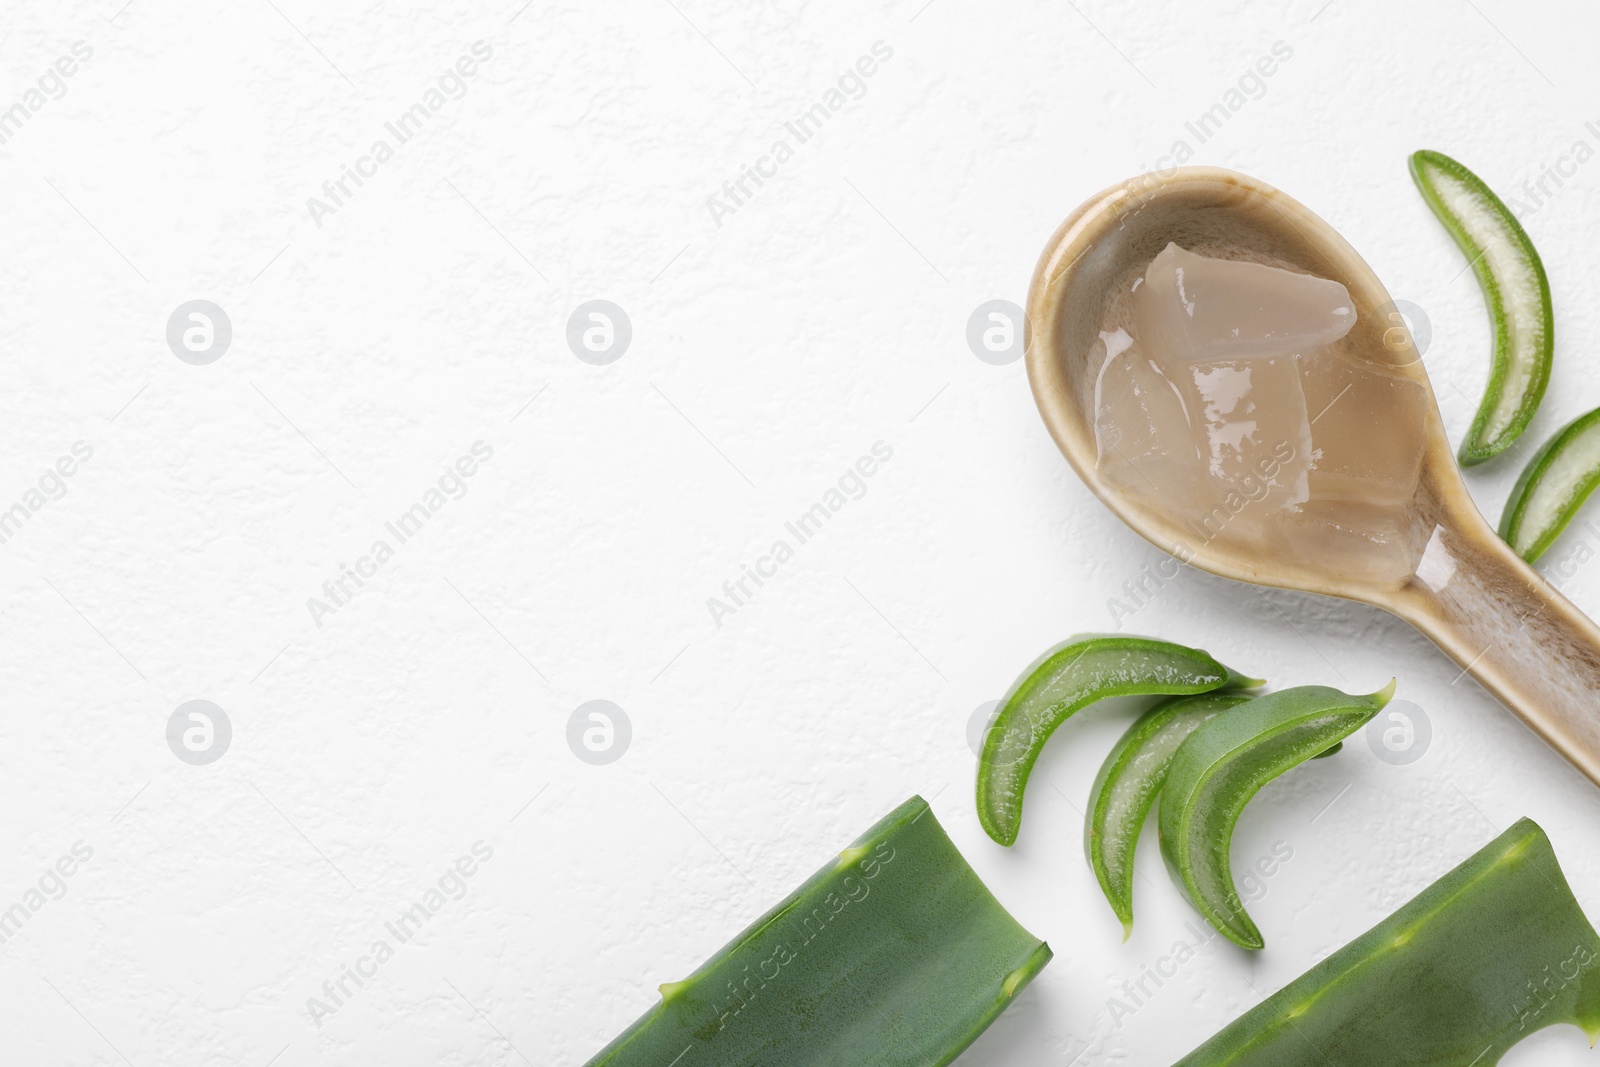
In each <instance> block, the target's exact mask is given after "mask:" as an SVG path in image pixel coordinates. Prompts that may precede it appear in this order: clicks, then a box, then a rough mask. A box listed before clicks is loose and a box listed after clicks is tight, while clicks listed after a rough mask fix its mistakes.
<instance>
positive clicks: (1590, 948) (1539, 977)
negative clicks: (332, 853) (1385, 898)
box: [1177, 819, 1600, 1067]
mask: <svg viewBox="0 0 1600 1067" xmlns="http://www.w3.org/2000/svg"><path fill="white" fill-rule="evenodd" d="M1557 1023H1571V1024H1573V1025H1576V1026H1578V1027H1580V1028H1582V1029H1583V1031H1584V1032H1585V1033H1586V1034H1588V1035H1589V1040H1590V1043H1591V1044H1593V1042H1594V1040H1595V1038H1596V1036H1600V936H1597V935H1596V933H1595V930H1594V927H1593V926H1591V925H1590V923H1589V920H1588V919H1587V918H1585V917H1584V914H1583V912H1582V910H1580V909H1579V907H1578V902H1577V901H1576V900H1575V899H1574V898H1573V896H1572V890H1571V888H1569V887H1568V885H1567V880H1566V878H1565V877H1564V876H1563V875H1562V873H1561V866H1560V864H1558V863H1557V862H1556V856H1555V851H1554V850H1553V849H1552V848H1551V847H1550V839H1549V838H1547V837H1546V836H1545V834H1544V831H1543V830H1541V829H1539V827H1538V826H1537V825H1536V824H1535V823H1533V822H1532V821H1530V820H1528V819H1523V820H1521V821H1520V822H1518V823H1516V824H1515V825H1513V826H1512V827H1511V829H1509V830H1507V831H1506V832H1505V833H1503V834H1501V835H1500V836H1499V837H1497V838H1495V839H1494V840H1493V841H1491V842H1490V843H1489V844H1488V845H1486V846H1485V847H1484V848H1482V849H1481V850H1479V851H1478V852H1477V853H1476V854H1475V855H1473V856H1472V857H1471V858H1470V859H1468V860H1467V861H1466V862H1465V863H1463V864H1461V866H1459V867H1457V868H1456V869H1455V870H1453V871H1451V872H1450V873H1449V874H1447V875H1445V876H1444V877H1443V878H1441V879H1439V880H1438V881H1437V882H1434V883H1433V884H1432V885H1431V886H1429V887H1428V888H1427V889H1424V890H1423V891H1422V892H1421V893H1420V894H1419V895H1418V896H1417V897H1415V898H1414V899H1413V900H1412V901H1411V902H1410V903H1408V904H1406V905H1405V906H1404V907H1402V908H1401V909H1400V910H1399V911H1397V912H1395V913H1394V914H1393V915H1391V916H1389V917H1388V918H1387V919H1385V920H1383V922H1381V923H1379V924H1378V925H1377V926H1374V927H1373V928H1372V929H1371V930H1368V931H1367V932H1366V933H1364V934H1362V935H1361V936H1360V937H1358V938H1356V939H1355V940H1354V941H1352V942H1350V943H1349V944H1348V945H1346V946H1345V947H1344V948H1342V949H1340V950H1339V951H1337V952H1335V953H1334V954H1333V955H1331V956H1329V957H1328V958H1327V959H1325V960H1323V961H1322V962H1321V963H1319V964H1317V965H1316V966H1315V967H1313V968H1311V970H1309V971H1307V972H1306V973H1305V974H1303V975H1301V976H1300V977H1299V978H1296V979H1295V980H1294V981H1292V982H1290V983H1289V984H1288V985H1286V986H1284V987H1283V988H1282V989H1280V990H1279V991H1278V992H1276V993H1274V994H1273V995H1272V996H1270V997H1268V998H1267V999H1266V1000H1265V1001H1263V1002H1262V1003H1261V1004H1258V1005H1257V1006H1256V1007H1254V1008H1252V1009H1251V1010H1250V1011H1248V1012H1246V1013H1245V1014H1244V1015H1241V1016H1240V1017H1239V1018H1238V1019H1236V1020H1235V1021H1234V1022H1232V1023H1230V1024H1229V1025H1228V1026H1227V1027H1225V1028H1223V1030H1222V1031H1221V1032H1219V1033H1218V1034H1217V1035H1216V1036H1215V1037H1213V1038H1212V1039H1211V1040H1209V1041H1207V1042H1206V1043H1205V1044H1203V1045H1201V1046H1200V1047H1199V1048H1197V1049H1195V1050H1194V1051H1193V1052H1191V1053H1189V1055H1187V1056H1185V1057H1184V1058H1183V1059H1181V1060H1179V1061H1178V1063H1177V1067H1283V1065H1284V1064H1302V1063H1303V1064H1319V1065H1320V1064H1393V1065H1395V1067H1446V1065H1449V1067H1469V1065H1471V1067H1494V1064H1496V1063H1498V1062H1499V1060H1500V1057H1501V1056H1503V1055H1504V1054H1505V1052H1506V1050H1507V1049H1509V1048H1511V1046H1513V1045H1515V1044H1516V1043H1517V1042H1518V1041H1520V1040H1521V1039H1522V1038H1524V1037H1527V1036H1528V1035H1529V1034H1531V1033H1533V1032H1534V1031H1535V1030H1542V1029H1544V1028H1545V1027H1547V1026H1554V1025H1556V1024H1557ZM1312 1050H1315V1052H1313V1051H1312Z"/></svg>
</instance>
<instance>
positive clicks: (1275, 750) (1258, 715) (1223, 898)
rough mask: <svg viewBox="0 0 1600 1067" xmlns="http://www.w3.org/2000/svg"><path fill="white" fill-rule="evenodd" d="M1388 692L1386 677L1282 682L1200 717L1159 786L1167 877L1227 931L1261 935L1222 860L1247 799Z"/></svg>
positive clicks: (1242, 940) (1343, 733)
mask: <svg viewBox="0 0 1600 1067" xmlns="http://www.w3.org/2000/svg"><path fill="white" fill-rule="evenodd" d="M1393 695H1394V682H1393V681H1391V682H1390V683H1389V684H1388V685H1387V686H1385V687H1384V688H1383V689H1380V690H1379V691H1378V692H1376V693H1371V694H1369V695H1366V696H1351V695H1350V694H1349V693H1342V692H1340V691H1339V690H1337V689H1330V688H1329V687H1327V686H1322V685H1303V686H1298V687H1296V688H1294V689H1284V690H1280V691H1279V692H1276V693H1268V694H1267V695H1266V696H1263V697H1257V698H1256V699H1254V700H1251V701H1250V702H1249V703H1247V704H1243V705H1241V706H1239V707H1237V708H1234V709H1232V710H1230V711H1229V712H1228V713H1227V714H1225V715H1218V716H1216V717H1215V718H1213V719H1211V720H1210V721H1208V722H1206V723H1203V724H1202V725H1201V726H1200V727H1199V728H1197V729H1196V730H1195V731H1194V732H1192V733H1191V734H1190V735H1189V736H1188V738H1187V739H1186V740H1185V741H1184V742H1183V744H1182V745H1180V746H1179V747H1178V752H1177V755H1176V756H1174V757H1173V759H1172V765H1171V767H1170V768H1169V769H1168V771H1167V781H1166V785H1165V787H1164V788H1163V789H1162V791H1161V814H1160V828H1161V854H1162V856H1163V858H1165V860H1166V862H1167V869H1168V870H1169V872H1170V873H1171V874H1172V879H1173V881H1175V882H1176V883H1178V886H1179V887H1180V888H1181V889H1183V891H1184V892H1185V893H1186V894H1187V895H1188V897H1189V900H1190V901H1191V902H1192V903H1193V904H1194V906H1195V909H1196V910H1197V911H1199V912H1200V914H1201V915H1202V916H1204V917H1205V919H1206V921H1207V922H1209V923H1210V924H1211V925H1212V926H1214V927H1216V929H1217V931H1218V932H1219V933H1221V934H1222V936H1224V937H1226V938H1227V939H1228V940H1229V941H1232V942H1233V943H1234V944H1236V945H1239V946H1240V947H1242V948H1251V949H1258V948H1261V947H1262V945H1263V941H1262V939H1261V931H1259V930H1257V929H1256V924H1255V923H1254V922H1253V921H1251V919H1250V916H1249V915H1247V914H1246V913H1245V910H1244V903H1243V902H1242V901H1241V900H1240V899H1239V892H1238V890H1237V889H1236V888H1235V887H1234V883H1233V871H1232V870H1231V868H1230V865H1229V860H1228V853H1229V850H1230V848H1231V846H1232V844H1233V830H1234V826H1235V825H1236V824H1237V823H1238V821H1239V816H1240V814H1242V813H1243V812H1244V809H1245V805H1247V804H1249V803H1250V801H1251V799H1252V798H1253V797H1254V796H1255V795H1256V794H1257V793H1258V792H1260V791H1261V787H1262V786H1264V785H1266V784H1267V783H1268V782H1270V781H1272V780H1273V779H1274V778H1277V777H1278V776H1279V775H1281V774H1283V773H1284V772H1285V771H1288V770H1290V769H1292V768H1294V767H1298V766H1299V765H1300V764H1302V763H1304V762H1305V761H1306V760H1308V759H1312V758H1314V757H1316V756H1317V755H1319V754H1321V753H1324V752H1326V751H1327V750H1328V749H1330V748H1332V747H1333V745H1334V744H1335V743H1337V742H1342V741H1343V740H1344V738H1346V737H1348V736H1350V734H1352V733H1354V732H1355V731H1356V730H1358V729H1360V728H1361V727H1362V726H1363V725H1365V724H1366V723H1367V722H1368V721H1370V720H1371V719H1372V717H1373V716H1375V715H1377V714H1378V712H1379V711H1381V710H1382V709H1383V706H1384V705H1385V704H1387V703H1389V698H1390V697H1392V696H1393Z"/></svg>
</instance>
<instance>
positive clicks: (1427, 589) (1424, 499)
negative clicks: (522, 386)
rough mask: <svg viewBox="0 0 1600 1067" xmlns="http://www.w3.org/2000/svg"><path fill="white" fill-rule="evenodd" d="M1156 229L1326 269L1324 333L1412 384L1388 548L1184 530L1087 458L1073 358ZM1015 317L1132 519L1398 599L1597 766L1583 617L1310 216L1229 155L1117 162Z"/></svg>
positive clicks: (1278, 577) (1509, 700)
mask: <svg viewBox="0 0 1600 1067" xmlns="http://www.w3.org/2000/svg"><path fill="white" fill-rule="evenodd" d="M1169 241H1175V242H1177V243H1178V244H1179V245H1180V246H1181V247H1183V248H1185V249H1187V250H1189V251H1191V252H1195V253H1198V254H1201V255H1206V256H1214V257H1218V258H1227V259H1245V260H1251V261H1254V262H1259V263H1266V264H1268V265H1271V266H1275V267H1283V268H1286V269H1290V270H1297V271H1301V272H1304V273H1308V274H1313V275H1317V276H1319V277H1323V278H1331V279H1334V280H1336V281H1339V282H1342V283H1343V284H1344V285H1345V287H1346V288H1347V289H1349V291H1350V295H1351V297H1352V299H1353V300H1354V302H1355V307H1356V313H1357V316H1358V319H1357V323H1356V325H1355V327H1354V328H1353V329H1352V330H1351V332H1350V334H1349V335H1348V336H1347V337H1346V338H1345V340H1344V341H1343V342H1342V344H1343V345H1345V346H1346V348H1345V351H1347V352H1354V353H1356V354H1358V355H1359V356H1361V357H1362V358H1365V359H1369V360H1372V361H1374V362H1381V363H1383V364H1385V365H1386V368H1387V370H1388V372H1390V373H1393V374H1396V375H1404V376H1406V377H1409V378H1411V379H1412V380H1414V381H1416V382H1420V383H1421V384H1422V386H1423V387H1424V389H1426V390H1427V393H1426V396H1427V400H1428V402H1427V403H1426V404H1425V405H1423V408H1424V421H1425V423H1426V425H1425V427H1424V432H1423V442H1424V443H1423V459H1422V471H1421V477H1420V480H1419V484H1418V487H1417V489H1416V492H1415V494H1414V496H1413V497H1412V499H1411V501H1410V504H1409V506H1407V507H1406V508H1404V509H1403V510H1402V511H1401V512H1399V513H1398V514H1401V515H1402V516H1403V517H1404V518H1405V519H1407V520H1409V530H1408V531H1407V538H1406V540H1407V547H1406V550H1405V554H1404V555H1403V557H1402V559H1403V560H1404V563H1405V564H1406V565H1405V566H1403V567H1402V568H1400V569H1396V568H1395V567H1394V566H1393V565H1392V563H1393V560H1392V559H1389V560H1386V561H1385V562H1384V563H1383V564H1382V565H1379V566H1374V567H1372V568H1366V567H1360V566H1348V565H1344V563H1343V562H1341V561H1340V560H1338V559H1337V558H1332V557H1330V558H1319V556H1318V555H1317V554H1316V553H1315V552H1308V551H1306V549H1305V546H1304V545H1303V544H1298V543H1296V542H1295V541H1294V540H1293V538H1294V537H1295V536H1296V535H1297V531H1296V529H1293V528H1288V527H1286V528H1285V529H1284V530H1283V531H1282V532H1281V538H1280V539H1279V540H1278V541H1277V542H1276V544H1270V543H1269V544H1268V545H1267V546H1266V548H1265V549H1263V548H1262V547H1261V546H1260V545H1255V546H1252V547H1245V546H1242V545H1240V544H1236V543H1234V542H1233V541H1231V540H1230V539H1229V538H1226V537H1212V538H1205V537H1199V536H1197V535H1196V531H1195V528H1194V525H1193V523H1191V522H1185V521H1183V519H1184V517H1183V516H1179V515H1176V514H1174V513H1171V512H1168V511H1164V510H1162V509H1161V508H1160V507H1159V506H1158V505H1156V504H1154V503H1152V502H1150V501H1148V500H1145V499H1141V498H1135V497H1133V496H1130V495H1128V494H1126V493H1124V492H1122V491H1120V490H1118V489H1117V488H1116V487H1114V486H1109V485H1106V484H1104V483H1103V482H1102V481H1101V479H1100V478H1099V477H1098V476H1097V474H1096V469H1095V465H1096V459H1097V454H1098V453H1097V446H1096V441H1095V427H1094V421H1093V419H1092V417H1087V416H1086V413H1089V415H1092V413H1093V412H1094V405H1095V371H1096V368H1095V367H1094V366H1091V363H1092V362H1093V361H1094V360H1095V359H1097V358H1104V351H1105V348H1104V345H1103V344H1100V343H1099V337H1100V333H1101V331H1103V330H1105V331H1110V330H1115V329H1117V328H1119V327H1126V326H1128V324H1129V321H1130V315H1129V309H1128V300H1127V294H1128V292H1129V289H1130V287H1131V285H1132V283H1133V280H1134V279H1135V278H1137V277H1140V276H1142V275H1143V273H1144V270H1145V267H1146V265H1147V264H1148V263H1149V262H1150V260H1151V259H1153V258H1154V257H1155V255H1156V254H1157V253H1158V252H1160V251H1161V250H1162V249H1163V248H1164V247H1166V245H1167V243H1168V242H1169ZM1027 327H1028V334H1027V359H1028V380H1029V382H1030V383H1031V385H1032V388H1033V393H1034V399H1035V400H1036V401H1037V402H1038V405H1039V411H1040V413H1041V414H1042V415H1043V416H1044V421H1045V424H1046V425H1047V426H1048V427H1049V429H1050V433H1051V436H1053V437H1054V438H1055V440H1056V444H1057V445H1058V446H1060V448H1061V451H1062V452H1063V453H1064V454H1065V455H1066V457H1067V460H1068V462H1070V463H1071V464H1072V466H1073V468H1074V469H1075V470H1076V471H1077V472H1078V475H1079V477H1081V478H1082V479H1083V480H1084V481H1085V482H1086V483H1087V484H1088V486H1089V488H1090V489H1092V490H1093V491H1094V493H1095V495H1096V496H1098V497H1099V498H1100V499H1101V500H1102V501H1103V502H1104V503H1105V504H1106V506H1107V507H1109V508H1110V509H1111V510H1112V511H1114V512H1116V514H1117V515H1119V516H1120V517H1121V518H1122V520H1123V521H1124V522H1126V523H1127V524H1128V525H1129V526H1131V527H1133V529H1134V530H1136V531H1137V532H1138V533H1140V534H1141V535H1142V536H1144V537H1145V538H1146V539H1148V540H1149V541H1150V542H1151V543H1153V544H1154V545H1155V546H1156V547H1157V548H1160V549H1162V550H1164V551H1167V552H1170V553H1172V554H1173V555H1174V556H1175V557H1177V558H1178V559H1179V560H1182V561H1184V562H1187V563H1192V564H1194V565H1196V566H1198V567H1201V568H1203V569H1205V570H1208V571H1210V572H1212V573H1213V574H1219V575H1222V576H1223V577H1225V578H1233V579H1236V580H1238V581H1242V582H1252V583H1255V584H1257V585H1266V586H1276V587H1279V588H1283V589H1301V590H1305V591H1308V592H1313V593H1322V594H1325V595H1328V596H1337V597H1344V598H1346V599H1349V600H1356V601H1360V602H1362V603H1366V604H1373V605H1376V606H1377V607H1380V608H1383V609H1385V610H1387V611H1389V612H1392V613H1393V614H1395V615H1398V616H1399V617H1400V618H1402V619H1405V620H1406V621H1407V622H1409V623H1411V624H1412V625H1413V626H1415V627H1417V629H1419V630H1421V631H1422V632H1423V633H1424V634H1426V635H1427V636H1428V637H1429V638H1430V639H1431V640H1432V641H1433V642H1434V644H1436V645H1438V646H1439V647H1440V648H1441V649H1443V650H1444V652H1445V653H1446V654H1447V655H1449V656H1450V658H1451V659H1453V660H1455V661H1456V662H1457V663H1458V664H1460V665H1461V667H1462V670H1463V672H1464V673H1466V674H1470V675H1472V677H1473V678H1475V679H1477V681H1478V682H1479V683H1480V684H1481V685H1482V686H1483V687H1484V688H1485V689H1487V690H1489V692H1491V693H1493V694H1494V695H1495V696H1496V697H1498V698H1499V699H1500V701H1501V702H1502V703H1503V704H1505V706H1506V707H1508V708H1510V709H1511V710H1512V711H1513V712H1515V713H1516V714H1517V715H1518V716H1519V717H1520V718H1521V719H1522V720H1523V721H1524V722H1526V723H1527V724H1528V725H1529V726H1530V727H1532V728H1533V729H1534V731H1535V732H1537V733H1538V734H1539V736H1541V737H1543V738H1544V739H1545V741H1546V742H1548V743H1549V744H1550V745H1551V746H1552V747H1554V748H1555V749H1556V751H1558V752H1560V753H1561V754H1562V755H1563V756H1565V757H1566V758H1567V759H1568V760H1570V761H1572V763H1573V764H1575V765H1576V766H1577V767H1578V769H1579V770H1581V771H1582V772H1583V773H1584V774H1585V775H1587V776H1588V777H1589V778H1590V780H1592V781H1594V782H1596V783H1597V784H1600V628H1597V627H1596V626H1595V624H1594V623H1593V622H1592V621H1591V620H1590V619H1589V618H1588V616H1586V615H1584V614H1583V613H1582V612H1581V611H1579V610H1578V609H1577V608H1575V607H1573V605H1572V604H1571V603H1570V602H1569V601H1568V600H1566V598H1564V597H1563V596H1561V594H1560V593H1558V592H1556V590H1555V589H1553V588H1552V587H1551V586H1550V585H1549V584H1548V583H1547V582H1546V581H1545V580H1544V579H1543V578H1542V577H1540V575H1539V574H1538V573H1537V572H1536V571H1534V570H1533V568H1531V567H1529V566H1528V565H1527V564H1526V563H1524V562H1523V561H1522V560H1521V559H1520V558H1519V557H1518V556H1517V555H1516V554H1515V553H1514V552H1512V551H1511V549H1510V548H1508V547H1507V546H1506V544H1505V543H1504V542H1503V541H1501V540H1500V538H1499V537H1498V536H1497V535H1496V533H1495V531H1494V530H1493V528H1491V527H1490V525H1489V524H1488V523H1487V522H1485V521H1484V519H1483V516H1481V515H1480V514H1479V513H1478V509H1477V507H1476V506H1475V505H1474V504H1473V502H1472V498H1471V497H1470V496H1469V495H1468V494H1467V490H1466V486H1465V485H1464V484H1463V483H1462V480H1461V473H1460V470H1459V469H1458V468H1457V466H1456V461H1455V457H1454V455H1453V454H1452V452H1451V449H1450V443H1449V441H1448V440H1447V438H1446V436H1445V432H1444V425H1443V423H1441V421H1440V419H1439V411H1438V406H1437V404H1436V403H1435V402H1434V401H1433V393H1432V390H1431V388H1430V387H1429V386H1428V378H1427V375H1426V373H1424V371H1423V368H1422V362H1421V357H1420V355H1419V354H1418V352H1417V350H1416V348H1415V346H1414V345H1413V344H1412V341H1411V337H1410V335H1409V333H1408V332H1407V330H1406V328H1405V324H1404V320H1403V319H1402V318H1401V316H1399V315H1398V314H1396V313H1395V312H1394V304H1393V302H1392V301H1391V299H1390V297H1389V294H1388V293H1387V292H1386V291H1385V290H1384V287H1383V283H1382V282H1380V281H1379V280H1378V278H1377V275H1375V274H1374V273H1373V272H1372V268H1370V267H1369V266H1367V264H1366V262H1365V261H1363V260H1362V258H1361V257H1360V256H1359V255H1357V254H1356V251H1355V249H1353V248H1351V247H1350V245H1349V244H1348V243H1346V241H1345V240H1344V238H1342V237H1340V236H1339V234H1338V233H1337V232H1336V231H1335V230H1334V229H1333V228H1332V227H1331V226H1329V225H1328V224H1327V223H1326V222H1324V221H1322V219H1320V218H1318V217H1317V216H1316V215H1314V214H1313V213H1312V212H1311V211H1309V210H1307V209H1306V208H1305V207H1304V206H1303V205H1301V204H1299V203H1297V202H1296V201H1294V200H1293V199H1291V198H1289V197H1287V196H1285V195H1284V194H1283V193H1280V192H1279V191H1277V190H1276V189H1274V188H1272V187H1271V186H1268V185H1266V184H1264V183H1262V182H1259V181H1256V180H1255V179H1253V178H1250V177H1247V176H1245V175H1243V174H1237V173H1234V172H1232V171H1227V170H1220V169H1215V168H1210V167H1185V168H1178V169H1175V170H1171V171H1168V172H1165V173H1162V174H1147V175H1143V176H1141V177H1139V178H1134V179H1131V180H1129V181H1127V182H1125V183H1123V184H1121V185H1119V186H1116V187H1114V188H1112V189H1108V190H1106V191H1105V192H1103V193H1101V194H1100V195H1099V196H1096V197H1094V198H1093V199H1091V200H1090V201H1088V202H1087V203H1085V204H1084V205H1083V206H1082V207H1080V208H1078V210H1077V211H1075V212H1074V213H1073V214H1072V216H1071V217H1070V218H1068V219H1067V220H1066V222H1064V223H1062V224H1061V228H1060V229H1059V230H1057V231H1056V234H1055V236H1054V237H1053V238H1052V239H1051V241H1050V244H1049V246H1048V247H1047V248H1046V249H1045V252H1044V255H1043V256H1042V257H1041V258H1040V260H1039V266H1038V268H1037V269H1036V270H1035V272H1034V276H1033V283H1032V286H1031V287H1030V290H1029V294H1028V314H1027ZM1300 530H1301V531H1303V527H1302V528H1300ZM1377 551H1378V550H1377V549H1374V552H1377ZM1345 562H1347V561H1345Z"/></svg>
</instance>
